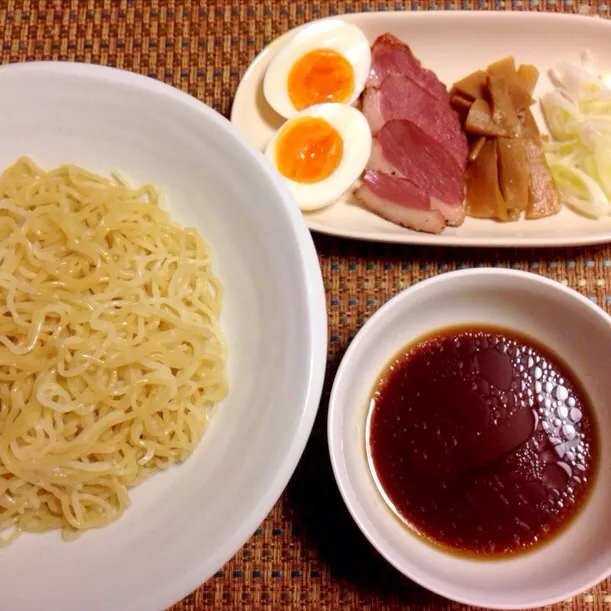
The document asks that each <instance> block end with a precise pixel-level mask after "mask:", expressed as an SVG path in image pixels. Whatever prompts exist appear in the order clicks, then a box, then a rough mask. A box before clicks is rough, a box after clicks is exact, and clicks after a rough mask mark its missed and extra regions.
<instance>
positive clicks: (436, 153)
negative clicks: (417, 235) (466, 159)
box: [367, 120, 465, 225]
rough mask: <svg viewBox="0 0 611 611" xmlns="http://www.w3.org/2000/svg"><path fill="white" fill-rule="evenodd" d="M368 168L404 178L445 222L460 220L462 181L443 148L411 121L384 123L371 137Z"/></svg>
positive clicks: (457, 222)
mask: <svg viewBox="0 0 611 611" xmlns="http://www.w3.org/2000/svg"><path fill="white" fill-rule="evenodd" d="M367 167H368V169H370V170H377V171H382V172H386V173H391V172H393V173H395V174H396V175H398V176H400V177H403V178H407V179H408V180H409V181H410V182H412V183H413V184H414V185H415V186H416V187H418V188H419V189H421V190H422V191H423V192H425V193H426V194H427V195H428V196H429V198H430V199H431V201H432V202H433V200H437V203H435V202H433V204H432V205H433V208H435V207H437V208H439V209H440V211H442V212H443V213H444V216H445V217H446V220H447V221H448V223H450V224H453V225H460V224H461V223H462V221H463V220H464V216H465V211H464V206H463V200H464V192H465V180H464V174H463V171H462V169H461V168H460V167H459V166H458V164H457V163H456V161H455V160H454V158H453V157H452V156H451V155H450V154H449V152H448V151H447V149H446V148H445V147H443V146H441V145H440V144H439V143H438V142H436V141H435V140H433V139H432V138H431V137H430V136H429V135H428V134H427V133H426V132H424V131H423V130H421V129H420V128H419V127H418V126H417V125H414V124H413V123H412V122H411V121H405V120H402V121H388V122H387V123H386V124H385V125H384V127H383V128H382V129H381V130H380V132H379V134H378V135H377V137H376V138H374V142H373V146H372V153H371V157H370V159H369V163H368V166H367Z"/></svg>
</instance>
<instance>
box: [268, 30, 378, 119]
mask: <svg viewBox="0 0 611 611" xmlns="http://www.w3.org/2000/svg"><path fill="white" fill-rule="evenodd" d="M370 68H371V49H370V47H369V42H368V41H367V38H366V37H365V34H363V32H361V30H359V29H358V28H357V27H356V26H354V25H352V24H349V23H345V22H343V21H338V20H335V19H327V20H323V21H318V22H316V23H313V24H311V25H309V26H305V27H304V28H302V29H300V30H298V31H297V33H296V34H295V35H294V36H293V37H292V38H290V39H289V41H288V42H287V43H286V44H285V45H284V46H283V47H281V48H280V49H279V50H278V52H277V53H276V55H275V56H274V57H273V58H272V60H271V61H270V63H269V66H268V68H267V71H266V72H265V78H264V80H263V94H264V96H265V99H266V100H267V102H268V103H269V105H270V106H271V107H272V108H273V109H274V110H275V111H276V112H277V113H278V114H280V115H281V116H283V117H285V118H287V119H288V118H291V117H294V116H295V115H297V113H299V112H300V111H302V110H304V109H305V108H308V107H309V106H312V105H314V104H322V103H324V102H338V103H341V104H352V103H353V102H355V101H356V100H357V98H358V97H359V96H360V95H361V92H362V91H363V89H364V88H365V83H366V81H367V78H368V76H369V70H370Z"/></svg>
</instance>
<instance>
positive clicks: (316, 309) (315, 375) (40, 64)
mask: <svg viewBox="0 0 611 611" xmlns="http://www.w3.org/2000/svg"><path fill="white" fill-rule="evenodd" d="M6 73H15V74H19V73H21V74H23V75H24V76H25V75H27V76H29V77H30V78H32V77H35V76H36V75H37V74H41V73H45V74H61V75H71V76H74V77H77V78H79V77H80V78H86V79H91V78H95V79H98V80H100V81H106V82H109V83H112V84H115V85H116V84H120V85H123V86H127V87H131V88H135V89H138V90H140V91H141V92H145V93H150V94H154V95H160V96H164V97H166V98H168V99H170V100H172V101H173V102H175V104H177V105H182V106H183V107H188V108H190V109H192V110H195V111H196V112H198V113H199V114H200V118H201V120H202V121H208V122H212V123H214V124H215V125H216V126H217V127H218V129H220V130H222V131H223V132H224V133H225V134H226V137H227V139H229V140H230V141H231V144H232V145H233V146H235V147H238V148H241V149H243V150H244V151H245V152H246V153H247V154H248V156H249V157H250V158H252V160H253V163H255V164H256V166H257V171H258V172H259V173H260V174H262V176H263V177H264V178H265V180H266V183H267V185H268V188H269V190H270V191H276V193H277V194H278V199H279V201H280V202H281V203H282V205H281V206H278V210H277V211H276V212H277V214H279V215H282V216H284V219H285V222H286V225H287V227H286V230H287V234H289V235H290V236H291V238H292V239H293V240H294V241H295V242H296V246H297V248H296V250H297V253H298V257H299V260H300V270H299V272H300V275H301V276H302V278H303V280H302V283H303V289H304V292H305V293H306V299H307V303H306V307H307V314H308V317H307V319H306V324H305V327H306V328H307V330H308V336H309V344H310V352H309V354H308V355H307V358H304V359H303V364H304V365H303V366H304V367H305V368H306V370H307V373H308V375H307V379H308V384H307V388H306V392H305V394H304V396H302V397H300V398H299V400H296V401H295V403H296V404H297V405H298V406H299V410H298V411H297V410H296V419H297V421H298V424H297V426H296V428H295V432H294V434H293V438H292V439H291V440H290V443H289V450H288V451H287V453H286V455H285V456H284V458H283V460H282V461H280V462H279V463H277V464H276V466H275V467H274V471H275V473H274V475H273V477H272V478H271V480H272V482H271V484H270V485H269V486H268V487H266V488H265V489H264V490H262V491H261V494H260V495H259V498H258V499H257V500H256V501H255V502H253V503H252V504H249V505H248V507H247V510H246V509H245V511H244V517H243V519H242V521H241V522H239V523H238V524H236V525H235V527H234V528H232V529H229V532H230V535H229V536H228V537H227V538H226V539H225V542H224V545H223V547H222V548H219V549H218V550H216V551H215V552H213V553H210V552H209V551H206V552H205V553H202V554H201V556H200V557H199V558H197V559H195V562H192V563H191V565H190V568H189V570H187V571H186V572H183V573H181V574H178V575H174V576H172V577H171V578H169V579H167V580H164V581H160V582H154V583H150V584H149V587H148V588H147V590H146V591H141V592H139V593H138V595H137V596H133V595H132V597H131V600H130V597H129V596H128V597H127V600H126V601H125V608H126V609H127V608H129V609H131V610H132V611H134V610H140V609H142V610H143V611H144V610H145V609H150V608H167V607H169V606H170V605H172V604H174V603H176V602H177V601H179V600H181V599H182V598H184V597H185V596H187V595H189V594H190V593H191V592H193V591H194V590H196V589H197V588H198V587H199V586H200V585H202V584H203V583H204V582H205V581H207V580H208V579H209V578H210V577H211V576H212V575H213V574H214V573H215V572H216V571H217V570H218V569H219V568H220V567H222V566H223V565H225V564H226V562H227V561H229V560H230V559H231V558H232V557H233V556H234V555H235V553H236V552H237V551H238V550H239V549H240V548H241V547H242V546H243V545H244V543H246V541H247V540H248V539H249V538H250V537H251V535H252V534H253V532H254V531H255V530H256V529H257V528H258V527H259V525H260V524H261V523H262V522H263V521H264V519H265V517H266V516H267V515H268V514H269V512H270V511H271V509H272V508H273V506H274V505H275V504H276V502H277V501H278V499H279V497H280V495H281V494H282V492H283V491H284V489H285V488H286V485H287V484H288V482H289V480H290V478H291V476H292V474H293V472H294V471H295V468H296V467H297V463H298V462H299V460H300V458H301V456H302V454H303V451H304V449H305V445H306V443H307V441H308V439H309V436H310V433H311V430H312V427H313V425H314V420H315V417H316V414H317V412H318V407H319V403H320V398H321V396H322V388H323V383H324V378H325V370H326V363H327V346H328V343H327V342H328V340H327V308H326V297H325V291H324V282H323V278H322V271H321V268H320V263H319V260H318V255H317V253H316V249H315V246H314V241H313V239H312V235H311V234H310V231H309V230H308V228H307V226H306V224H305V222H304V220H303V216H302V214H301V212H300V211H299V209H298V207H297V206H296V205H295V204H294V202H293V200H292V197H291V195H290V193H289V192H288V189H287V188H286V186H285V185H284V184H283V182H282V181H281V180H280V178H279V177H278V176H277V175H276V173H275V171H274V170H273V167H272V166H271V165H270V164H269V162H268V161H267V160H266V159H265V157H264V156H263V154H262V153H261V152H260V151H258V150H257V149H256V148H255V147H254V146H253V145H252V144H251V143H250V142H249V141H248V139H247V138H246V137H245V136H243V135H242V134H241V133H240V132H239V130H238V129H237V128H236V127H235V126H234V125H233V124H232V123H231V122H230V121H229V120H228V119H227V118H225V117H224V116H223V115H221V114H220V113H219V112H217V111H216V110H214V109H213V108H211V107H210V106H208V105H207V104H205V103H204V102H202V101H200V100H199V99H197V98H195V97H194V96H191V95H190V94H188V93H186V92H184V91H181V90H180V89H177V88H176V87H173V86H171V85H169V84H167V83H164V82H162V81H158V80H156V79H154V78H151V77H148V76H145V75H143V74H138V73H136V72H129V71H127V70H122V69H120V68H113V67H110V66H101V65H98V64H87V63H81V62H74V61H58V60H54V61H32V62H23V63H12V64H5V65H3V66H0V75H4V74H6ZM299 349H301V346H300V347H299ZM168 577H169V576H168Z"/></svg>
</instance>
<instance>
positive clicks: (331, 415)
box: [327, 267, 611, 609]
mask: <svg viewBox="0 0 611 611" xmlns="http://www.w3.org/2000/svg"><path fill="white" fill-rule="evenodd" d="M487 275H488V276H496V277H506V278H515V279H518V280H520V281H522V282H524V283H535V284H542V285H544V286H545V287H546V290H550V291H557V293H562V294H564V296H566V297H568V298H569V299H573V300H575V301H577V302H578V303H580V304H581V306H583V307H584V308H586V309H589V310H590V311H591V312H593V313H595V314H596V315H597V316H599V317H601V318H604V319H605V321H606V323H607V324H608V325H611V316H609V315H608V314H607V313H606V311H605V310H603V309H602V308H600V307H598V306H597V305H596V304H594V303H593V302H592V301H590V300H589V299H588V298H587V297H584V296H583V295H582V294H581V293H579V292H577V291H576V290H574V289H572V288H570V287H568V286H566V285H564V284H562V283H560V282H558V281H556V280H552V279H550V278H547V277H545V276H541V275H539V274H536V273H532V272H527V271H522V270H515V269H508V268H500V267H474V268H470V269H459V270H452V271H448V272H444V273H441V274H437V275H435V276H432V277H429V278H427V279H425V280H422V281H420V282H417V283H416V284H413V285H412V286H410V287H408V288H406V289H403V290H402V291H401V292H399V293H398V294H396V295H395V296H393V297H392V298H391V299H389V300H388V301H387V302H386V303H384V304H383V305H382V306H381V307H380V308H379V309H378V310H377V311H376V312H375V313H374V314H373V315H372V316H371V317H370V318H369V319H367V321H366V322H365V323H364V324H363V326H362V327H361V328H360V329H359V331H358V333H357V334H356V335H355V337H354V339H353V340H352V342H351V343H350V345H349V346H348V349H347V350H346V352H345V354H344V356H343V357H342V360H341V363H340V365H339V368H338V370H337V374H336V375H335V379H334V381H333V387H332V389H331V395H330V398H329V411H328V416H327V442H328V448H329V455H330V458H331V466H332V469H333V475H334V477H335V481H336V483H337V486H338V488H339V491H340V494H341V496H342V499H343V501H344V504H345V505H346V508H347V509H348V511H349V513H350V515H351V516H352V519H353V520H354V521H355V523H356V524H357V526H358V527H359V529H360V531H361V532H362V533H363V535H365V537H366V539H367V540H368V541H369V543H371V545H373V547H374V548H375V549H376V550H377V551H378V553H379V554H380V555H381V556H382V557H383V558H384V559H385V560H386V561H387V562H388V563H389V564H390V565H392V566H393V567H394V568H395V569H397V570H398V571H399V572H400V573H402V574H403V575H405V576H406V577H407V578H408V579H410V580H412V581H414V582H415V583H417V584H418V585H420V586H422V587H424V588H426V589H427V590H429V591H431V592H433V593H435V594H438V595H440V596H443V597H444V598H448V599H450V600H453V601H456V602H458V603H461V604H466V605H473V606H476V607H486V608H490V609H526V608H535V607H543V606H546V605H552V604H556V603H559V602H563V601H565V600H568V599H570V598H573V597H574V596H576V595H578V594H580V593H582V592H584V591H585V590H589V589H590V588H593V587H594V586H596V585H597V584H598V583H600V582H601V581H602V580H603V579H605V578H606V577H608V576H609V574H611V567H607V568H606V569H604V570H603V571H601V572H600V574H597V575H596V576H595V577H594V578H592V579H590V580H589V581H588V582H586V583H585V584H584V585H583V586H581V587H579V588H577V589H572V590H568V591H565V592H562V593H559V594H557V595H555V596H553V597H547V598H540V599H533V600H531V601H530V602H528V603H527V604H524V603H521V604H509V605H507V604H502V602H491V601H485V602H479V601H478V600H477V599H476V598H468V597H464V596H456V595H454V594H453V593H452V592H450V591H449V590H448V589H445V588H444V587H443V586H442V585H439V584H437V585H431V584H430V583H429V582H428V580H427V576H426V575H422V574H418V575H413V574H411V573H410V572H409V570H405V568H404V567H403V566H402V559H401V558H399V557H395V556H393V554H391V553H390V552H389V551H388V549H387V547H386V545H385V544H384V543H383V542H381V541H380V540H379V539H378V538H376V536H375V533H373V532H371V530H370V529H369V528H368V525H367V522H368V521H370V522H371V523H372V524H373V525H375V523H376V518H375V516H376V515H377V513H378V512H374V513H373V514H371V515H370V514H366V513H365V511H364V510H363V509H362V506H361V504H360V499H359V496H358V495H357V494H356V493H355V492H354V490H353V488H352V485H351V480H350V477H349V475H348V473H347V470H346V462H345V453H344V446H343V444H342V438H341V428H340V424H339V420H340V416H339V415H340V414H342V413H343V411H344V406H343V404H340V402H339V398H338V395H339V393H340V389H341V388H342V387H343V386H344V385H345V384H346V383H348V382H349V368H350V364H351V362H352V360H353V359H354V358H355V357H356V356H357V355H358V354H359V353H360V352H361V344H362V342H363V339H364V337H365V336H366V335H368V334H370V333H371V332H372V331H371V329H372V327H374V325H376V324H378V323H379V322H380V321H381V320H383V319H384V318H386V317H387V316H388V314H389V313H390V311H391V309H392V308H393V307H395V306H396V304H397V303H398V302H400V301H404V300H406V299H412V297H413V295H414V294H415V293H418V292H422V291H427V290H428V289H429V288H431V287H432V286H433V285H436V284H439V283H444V282H457V281H458V282H460V281H461V279H463V278H466V277H473V276H487ZM459 559H460V558H459ZM464 561H465V562H471V561H470V560H469V559H465V560H464Z"/></svg>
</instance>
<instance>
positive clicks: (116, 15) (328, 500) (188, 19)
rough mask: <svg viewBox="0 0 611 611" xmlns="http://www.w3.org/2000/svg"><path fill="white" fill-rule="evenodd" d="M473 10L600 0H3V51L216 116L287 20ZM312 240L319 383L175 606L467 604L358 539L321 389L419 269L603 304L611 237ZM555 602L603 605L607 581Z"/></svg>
mask: <svg viewBox="0 0 611 611" xmlns="http://www.w3.org/2000/svg"><path fill="white" fill-rule="evenodd" d="M474 8H477V9H498V10H547V11H562V12H584V13H598V14H600V15H603V16H605V17H609V16H610V7H609V4H608V3H592V2H586V3H577V2H572V1H570V0H568V1H560V2H546V1H542V0H521V1H520V0H514V1H509V0H506V1H504V0H498V1H497V2H486V1H485V0H479V1H478V0H473V1H465V2H461V1H452V2H427V1H423V2H401V1H391V0H389V1H387V2H384V1H374V0H371V1H364V2H347V1H339V0H338V1H330V2H326V1H295V2H287V1H286V0H264V1H259V2H256V1H246V2H238V1H235V0H232V1H225V2H223V1H218V2H205V1H201V2H196V1H192V2H189V1H184V2H182V1H171V0H169V1H163V0H157V1H156V0H153V1H145V0H121V1H114V0H112V1H111V0H99V1H97V0H96V1H93V0H89V1H79V0H71V1H70V0H64V1H61V0H56V1H51V0H23V1H12V0H8V1H7V0H2V1H0V31H1V32H2V34H1V37H2V42H1V46H2V48H1V60H2V62H3V63H7V62H15V61H26V60H35V59H62V60H76V61H83V62H94V63H99V64H108V65H111V66H116V67H119V68H124V69H126V70H132V71H134V72H140V73H142V74H146V75H148V76H151V77H154V78H157V79H160V80H163V81H165V82H167V83H170V84H172V85H174V86H176V87H178V88H180V89H183V90H184V91H187V92H188V93H190V94H192V95H194V96H196V97H198V98H200V99H201V100H203V101H205V102H206V103H208V104H209V105H211V106H212V107H213V108H215V109H217V110H218V111H219V112H222V113H224V114H227V113H228V111H229V106H230V101H231V97H232V95H233V93H234V91H235V89H236V87H237V84H238V81H239V79H240V77H241V75H242V74H243V72H244V70H245V69H246V67H247V65H248V64H249V63H250V61H251V60H252V59H253V58H254V57H255V55H256V53H258V52H259V51H260V50H261V49H262V48H263V47H264V46H265V45H266V44H267V43H268V42H270V41H271V40H272V39H273V38H275V37H276V36H278V35H280V34H281V33H283V32H285V31H286V30H287V29H289V28H291V27H294V26H296V25H299V24H301V23H303V22H305V21H308V20H310V19H313V18H318V17H323V16H326V15H332V14H341V13H344V12H358V11H362V10H370V11H375V10H388V11H392V10H439V9H447V10H452V9H454V10H455V9H474ZM315 241H316V247H317V249H318V252H319V254H320V261H321V265H322V270H323V275H324V279H325V285H326V290H327V306H328V312H329V335H330V345H329V366H328V372H327V382H326V385H325V394H324V397H323V401H322V404H321V409H320V413H319V416H318V419H317V422H316V424H315V427H314V431H313V434H312V437H311V440H310V442H309V444H308V447H307V449H306V452H305V454H304V456H303V459H302V460H301V462H300V464H299V467H298V469H297V471H296V473H295V475H294V477H293V479H292V480H291V483H290V484H289V486H288V488H287V490H286V491H285V493H284V495H283V496H282V498H281V499H280V501H279V502H278V503H277V504H276V506H275V508H274V509H273V511H272V512H271V514H270V515H269V516H268V518H267V519H266V520H265V522H264V523H263V524H262V525H261V527H260V528H259V529H258V530H257V531H256V532H255V534H254V536H253V537H252V538H251V539H250V541H248V543H247V544H246V545H245V546H244V547H243V548H242V549H241V550H240V551H239V552H238V554H237V555H236V557H235V558H234V559H233V560H231V561H230V562H229V563H228V564H227V565H226V566H225V567H224V568H223V569H222V570H220V571H219V572H218V573H217V574H216V575H215V576H214V577H213V578H211V579H210V580H209V581H208V583H206V584H205V585H203V586H202V587H200V588H199V589H198V590H197V591H196V592H194V593H193V594H191V595H190V596H189V597H187V598H186V599H185V600H183V601H182V602H180V603H178V604H176V605H175V606H174V607H172V611H201V610H204V609H231V610H233V609H235V610H246V609H249V610H259V609H261V610H271V609H274V610H275V609H315V610H318V609H320V610H324V609H342V610H355V611H356V610H357V609H358V610H359V611H361V610H362V611H365V610H367V609H372V610H382V609H384V610H390V609H407V608H409V609H464V608H466V607H464V606H462V605H456V604H451V603H449V602H447V601H445V600H444V599H442V598H439V597H437V596H434V595H432V594H430V593H429V592H427V591H425V590H423V589H422V588H419V587H418V586H416V585H414V584H412V583H411V582H409V581H408V580H407V579H405V578H404V577H403V576H401V575H400V574H399V573H397V572H396V571H395V570H394V569H393V568H392V567H390V565H388V564H387V563H386V562H385V561H384V560H382V559H381V558H380V557H379V556H378V555H377V554H376V552H375V551H374V550H373V549H372V547H371V546H370V545H369V544H368V543H367V542H366V541H365V540H364V538H363V537H362V535H361V534H360V532H359V530H358V529H357V527H356V526H355V525H354V523H353V522H352V520H351V518H350V516H349V514H348V512H347V510H346V509H345V508H344V505H343V504H342V501H341V498H340V496H339V493H338V491H337V488H336V486H335V482H334V479H333V475H332V473H331V468H330V463H329V459H328V454H327V445H326V428H325V420H326V406H327V400H328V393H329V389H330V384H331V381H332V379H333V376H334V374H335V371H336V369H337V366H338V363H339V360H340V358H341V356H342V354H343V353H344V350H345V349H346V347H347V345H348V343H349V341H350V339H351V338H352V337H353V336H354V334H355V333H356V331H357V330H358V329H359V328H360V327H361V325H362V324H363V323H364V322H365V320H367V318H368V317H369V316H371V315H372V314H373V313H374V312H375V311H376V310H377V309H378V308H379V307H380V306H381V305H382V303H384V302H385V301H386V300H387V299H389V298H390V297H392V296H393V295H395V294H396V293H398V292H399V291H401V290H402V289H404V288H406V287H408V286H410V285H411V284H414V283H415V282H418V281H419V280H422V279H424V278H427V277H429V276H433V275H435V274H437V273H440V272H445V271H448V270H452V269H456V268H461V267H477V266H488V265H495V266H500V267H511V268H515V269H523V270H530V271H532V272H536V273H539V274H543V275H545V276H549V277H550V278H554V279H556V280H559V281H561V282H563V283H565V284H567V285H569V286H571V287H573V288H575V289H577V290H579V291H580V292H581V293H583V294H584V295H586V296H587V297H588V298H590V299H591V300H592V301H594V302H595V303H597V304H598V305H600V306H601V307H603V308H606V309H607V310H611V247H608V246H603V247H594V248H583V249H574V250H570V249H569V250H566V249H563V250H546V251H530V250H460V249H448V248H434V249H433V248H416V247H401V246H387V245H376V244H362V243H353V242H346V241H340V240H335V239H330V238H326V237H321V236H316V237H315ZM205 553H206V551H205V550H202V554H205ZM0 596H1V593H0ZM0 606H1V605H0ZM555 608H556V609H558V610H559V609H584V610H595V609H596V610H601V609H603V608H607V609H608V608H611V582H610V581H606V582H605V583H603V584H601V585H599V586H598V587H597V588H595V589H593V590H592V591H590V592H588V593H586V594H583V595H580V596H578V597H577V598H575V599H574V600H573V601H570V602H567V603H565V604H563V605H556V606H555ZM54 611H61V610H59V609H58V610H54ZM117 611H120V610H117Z"/></svg>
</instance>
